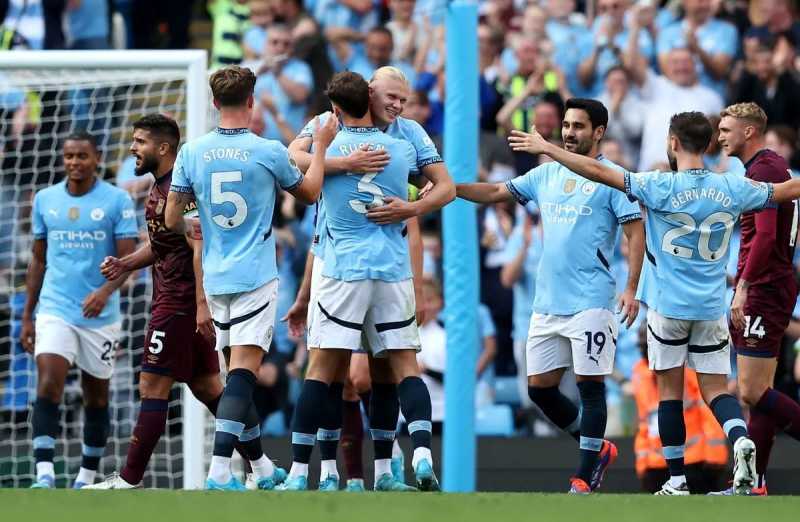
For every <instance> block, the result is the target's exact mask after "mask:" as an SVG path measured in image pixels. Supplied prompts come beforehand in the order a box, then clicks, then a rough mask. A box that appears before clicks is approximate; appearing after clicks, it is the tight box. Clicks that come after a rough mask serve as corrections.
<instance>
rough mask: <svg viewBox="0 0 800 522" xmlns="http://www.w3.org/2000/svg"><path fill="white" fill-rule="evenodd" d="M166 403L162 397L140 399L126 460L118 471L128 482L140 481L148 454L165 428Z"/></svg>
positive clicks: (167, 402)
mask: <svg viewBox="0 0 800 522" xmlns="http://www.w3.org/2000/svg"><path fill="white" fill-rule="evenodd" d="M168 404H169V401H167V400H164V399H144V400H142V408H141V410H139V418H138V419H137V420H136V427H135V428H134V429H133V436H132V437H131V445H130V447H129V448H128V460H127V462H126V464H125V467H124V468H122V471H121V472H120V476H122V478H123V479H125V482H127V483H128V484H138V483H139V482H141V481H142V477H143V476H144V470H145V469H147V463H148V462H150V456H151V455H152V454H153V450H154V449H155V447H156V444H158V439H160V438H161V435H163V434H164V430H165V429H166V426H167V406H168Z"/></svg>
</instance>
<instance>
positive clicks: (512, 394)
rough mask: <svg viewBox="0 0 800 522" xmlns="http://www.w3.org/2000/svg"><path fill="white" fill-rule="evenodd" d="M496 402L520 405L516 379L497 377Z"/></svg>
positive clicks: (495, 385)
mask: <svg viewBox="0 0 800 522" xmlns="http://www.w3.org/2000/svg"><path fill="white" fill-rule="evenodd" d="M494 402H496V403H499V404H512V405H518V404H519V403H520V400H519V390H518V389H517V378H516V377H495V380H494Z"/></svg>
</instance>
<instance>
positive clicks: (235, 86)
mask: <svg viewBox="0 0 800 522" xmlns="http://www.w3.org/2000/svg"><path fill="white" fill-rule="evenodd" d="M208 84H209V85H210V86H211V93H212V94H213V95H214V99H215V100H217V102H218V103H219V104H220V106H222V107H238V106H241V105H244V104H245V102H247V98H249V97H250V96H252V94H253V88H254V87H255V85H256V75H255V74H253V71H251V70H250V69H248V68H247V67H240V66H238V65H229V66H227V67H223V68H222V69H219V70H218V71H215V72H214V74H212V75H211V78H210V79H209V80H208Z"/></svg>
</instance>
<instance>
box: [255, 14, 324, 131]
mask: <svg viewBox="0 0 800 522" xmlns="http://www.w3.org/2000/svg"><path fill="white" fill-rule="evenodd" d="M268 34H269V36H268V38H267V43H266V47H265V48H264V59H263V62H262V65H261V67H260V68H259V69H258V71H257V72H258V79H257V80H256V86H255V97H256V99H257V100H258V101H259V103H261V105H262V106H263V107H265V108H266V109H265V110H264V112H263V116H264V122H265V125H266V130H265V131H264V135H263V137H264V138H268V139H273V140H278V141H281V142H283V143H287V142H288V141H289V140H290V135H291V134H296V133H297V132H299V131H300V129H301V128H303V124H304V123H305V120H306V113H307V112H308V99H309V96H310V95H311V88H312V84H313V79H312V75H311V68H310V67H309V66H308V64H306V63H305V62H303V61H300V60H298V59H296V58H291V57H290V52H291V49H292V36H291V33H290V32H289V28H288V27H286V26H285V25H282V24H273V25H271V26H270V27H269V29H268ZM286 127H288V129H289V131H290V132H281V129H282V128H283V129H284V130H285V129H286Z"/></svg>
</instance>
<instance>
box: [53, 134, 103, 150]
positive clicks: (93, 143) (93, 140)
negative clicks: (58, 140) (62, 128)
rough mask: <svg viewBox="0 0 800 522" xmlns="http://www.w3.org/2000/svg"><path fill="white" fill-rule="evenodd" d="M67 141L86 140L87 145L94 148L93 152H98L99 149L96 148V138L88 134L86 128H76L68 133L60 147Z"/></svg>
mask: <svg viewBox="0 0 800 522" xmlns="http://www.w3.org/2000/svg"><path fill="white" fill-rule="evenodd" d="M68 141H88V142H89V145H91V146H92V148H93V149H94V150H95V152H100V149H99V148H97V138H96V137H94V135H92V134H89V132H88V131H86V130H76V131H73V132H72V133H70V134H69V135H68V136H67V137H66V138H64V141H63V143H62V144H61V147H62V148H63V147H64V143H66V142H68Z"/></svg>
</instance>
